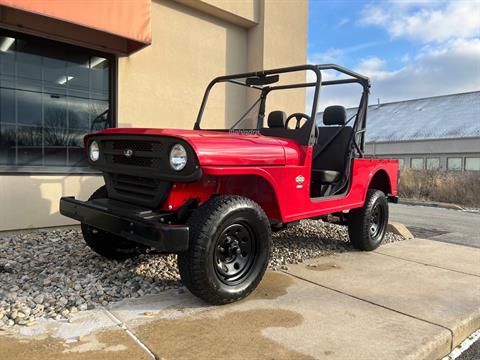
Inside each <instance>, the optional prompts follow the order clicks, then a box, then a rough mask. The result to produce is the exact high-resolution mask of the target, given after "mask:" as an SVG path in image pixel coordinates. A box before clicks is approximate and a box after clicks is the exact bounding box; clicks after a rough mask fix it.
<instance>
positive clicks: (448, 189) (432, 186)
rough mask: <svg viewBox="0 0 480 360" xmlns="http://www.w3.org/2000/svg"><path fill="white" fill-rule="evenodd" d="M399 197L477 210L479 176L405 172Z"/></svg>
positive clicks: (435, 172) (431, 171)
mask: <svg viewBox="0 0 480 360" xmlns="http://www.w3.org/2000/svg"><path fill="white" fill-rule="evenodd" d="M399 196H400V197H404V198H409V199H417V200H430V201H438V202H446V203H453V204H459V205H465V206H473V207H480V173H479V172H473V171H472V172H451V171H433V170H411V169H404V170H402V171H401V173H400V184H399Z"/></svg>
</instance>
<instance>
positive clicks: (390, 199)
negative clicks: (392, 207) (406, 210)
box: [387, 195, 399, 204]
mask: <svg viewBox="0 0 480 360" xmlns="http://www.w3.org/2000/svg"><path fill="white" fill-rule="evenodd" d="M387 200H388V202H391V203H394V204H398V201H399V197H398V196H394V195H389V196H388V197H387Z"/></svg>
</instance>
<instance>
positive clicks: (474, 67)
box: [309, 39, 480, 110]
mask: <svg viewBox="0 0 480 360" xmlns="http://www.w3.org/2000/svg"><path fill="white" fill-rule="evenodd" d="M479 59H480V39H456V40H451V41H448V42H447V43H445V44H443V45H435V46H432V45H429V46H425V47H424V48H423V49H422V50H421V51H420V52H419V54H417V56H416V57H414V58H411V59H410V61H409V62H408V63H406V64H405V65H404V66H403V67H402V68H400V69H398V70H394V71H389V70H387V68H386V63H385V61H384V60H382V59H379V58H377V57H370V58H367V59H364V60H362V61H361V62H360V63H359V65H358V66H357V67H356V68H355V69H354V70H355V71H358V72H359V73H361V74H363V75H366V76H368V77H370V80H371V82H372V88H371V94H370V103H376V102H377V98H380V101H381V102H382V103H385V102H391V101H398V100H407V99H414V98H419V97H429V96H437V95H444V94H453V93H460V92H467V91H476V90H480V61H479ZM325 89H326V90H325V91H323V92H322V95H321V104H322V105H323V106H326V105H332V104H341V105H344V106H347V107H351V106H357V105H358V99H359V95H360V93H359V88H358V87H357V88H354V87H347V86H344V85H336V86H331V87H328V89H327V88H325ZM311 96H312V94H311V93H309V100H310V101H311ZM319 110H321V109H319Z"/></svg>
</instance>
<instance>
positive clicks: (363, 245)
mask: <svg viewBox="0 0 480 360" xmlns="http://www.w3.org/2000/svg"><path fill="white" fill-rule="evenodd" d="M375 217H377V220H375V219H374V218H375ZM375 222H376V224H375ZM387 225H388V202H387V197H386V196H385V194H384V193H383V192H382V191H380V190H377V189H369V190H368V192H367V196H366V199H365V204H364V205H363V207H361V208H358V209H353V210H351V211H350V213H349V214H348V235H349V237H350V242H351V243H352V245H353V247H355V248H356V249H358V250H363V251H371V250H375V249H376V248H377V247H379V246H380V244H381V243H382V240H383V237H384V236H385V232H386V231H387Z"/></svg>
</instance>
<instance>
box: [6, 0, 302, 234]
mask: <svg viewBox="0 0 480 360" xmlns="http://www.w3.org/2000/svg"><path fill="white" fill-rule="evenodd" d="M307 8H308V3H307V1H306V0H300V1H282V2H278V1H275V0H265V1H262V0H245V1H235V0H225V1H224V0H221V1H220V0H202V1H195V2H194V1H190V0H178V1H173V0H155V1H152V4H151V11H152V13H151V15H152V36H153V42H152V44H151V45H150V46H148V47H146V48H145V49H143V50H140V51H138V52H136V53H134V54H132V55H130V56H128V57H122V58H119V60H118V99H117V100H118V125H119V126H122V127H171V128H173V127H174V128H192V127H193V123H194V121H195V118H196V115H197V111H198V107H199V105H200V101H201V98H202V96H203V92H204V89H205V87H206V85H207V84H208V82H209V81H210V80H211V79H212V78H213V77H215V76H218V75H223V74H225V73H235V72H244V71H248V70H252V71H253V70H259V69H263V68H269V67H277V66H286V65H294V64H304V63H305V62H306V45H307V19H308V13H307V11H308V10H307ZM298 79H299V80H303V77H302V76H298ZM247 100H248V99H247V98H246V96H245V94H243V95H238V94H226V95H225V102H224V104H228V105H229V107H231V108H233V109H235V106H237V107H238V106H240V104H242V102H244V101H247ZM282 100H283V101H284V103H283V104H282V105H284V107H285V106H286V107H287V108H288V107H294V108H298V107H301V108H303V107H304V103H305V95H304V94H303V93H298V94H295V95H293V96H287V97H285V98H283V99H282ZM224 104H222V106H221V107H219V108H217V109H216V111H217V115H216V117H217V118H218V123H219V125H221V124H222V123H224V121H225V118H226V117H228V114H227V113H226V112H225V111H226V110H225V105H224ZM242 105H243V104H242ZM279 106H280V105H279ZM287 110H288V109H287ZM226 115H227V116H226ZM102 183H103V179H102V177H101V176H99V175H98V176H96V175H93V176H77V175H62V176H51V175H41V176H32V175H0V200H1V201H0V202H1V204H2V206H1V207H0V231H3V230H12V229H24V228H36V227H45V226H57V225H67V224H71V223H73V222H71V221H70V220H69V219H67V218H64V217H62V216H60V214H59V213H58V200H59V198H60V197H61V196H64V195H69V196H76V197H77V198H80V199H84V200H85V199H87V198H88V196H89V195H90V194H91V193H92V192H93V191H94V190H95V189H96V188H98V187H99V186H100V185H101V184H102Z"/></svg>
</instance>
